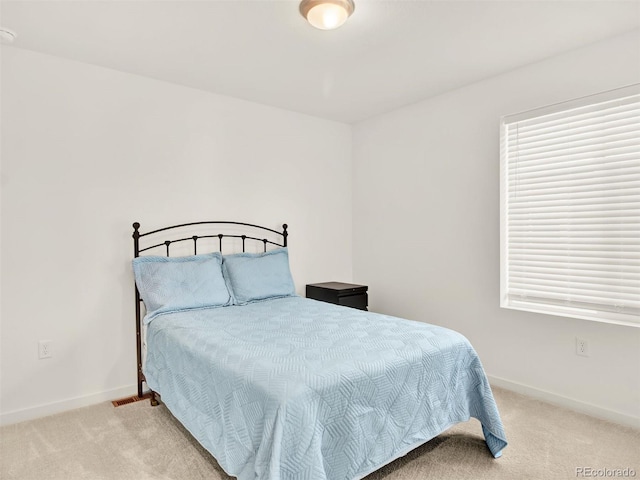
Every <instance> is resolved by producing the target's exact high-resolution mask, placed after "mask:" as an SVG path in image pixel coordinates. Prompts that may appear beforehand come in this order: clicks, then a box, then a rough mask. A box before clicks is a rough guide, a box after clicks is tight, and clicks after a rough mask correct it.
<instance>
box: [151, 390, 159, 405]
mask: <svg viewBox="0 0 640 480" xmlns="http://www.w3.org/2000/svg"><path fill="white" fill-rule="evenodd" d="M158 405H159V404H158V399H157V398H156V392H154V391H153V390H151V406H152V407H157V406H158Z"/></svg>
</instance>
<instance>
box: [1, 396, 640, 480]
mask: <svg viewBox="0 0 640 480" xmlns="http://www.w3.org/2000/svg"><path fill="white" fill-rule="evenodd" d="M494 393H495V396H496V400H497V402H498V407H499V409H500V413H501V415H502V420H503V422H504V425H505V429H506V432H507V437H508V440H509V446H508V447H507V448H506V449H505V451H504V455H503V457H502V458H500V459H498V460H494V459H493V458H492V457H491V456H490V454H489V451H488V450H487V448H486V446H485V443H484V440H483V437H482V433H481V429H480V424H479V423H478V422H477V421H476V420H471V421H470V422H467V423H465V424H461V425H458V426H456V427H454V428H452V429H450V430H449V431H447V432H445V433H444V434H442V435H440V436H438V437H436V438H434V439H433V440H431V441H430V442H428V443H427V444H425V445H423V446H422V447H420V448H418V449H417V450H414V451H413V452H411V453H409V454H408V455H407V456H406V457H403V458H401V459H398V460H396V461H395V462H393V463H391V464H390V465H388V466H386V467H384V468H382V469H381V470H379V471H377V472H375V473H373V474H372V475H370V476H369V477H367V479H366V480H381V479H385V480H428V479H436V480H449V479H456V480H457V479H470V480H481V479H505V480H520V479H545V480H546V479H564V478H566V479H569V478H580V477H578V476H577V475H576V468H580V467H583V468H586V467H590V468H594V469H602V468H608V469H614V468H626V467H628V468H632V469H634V470H635V472H636V475H635V478H640V431H638V430H635V429H631V428H626V427H621V426H619V425H615V424H613V423H609V422H605V421H602V420H598V419H595V418H592V417H588V416H586V415H582V414H579V413H574V412H572V411H570V410H566V409H563V408H559V407H555V406H551V405H548V404H546V403H543V402H539V401H536V400H533V399H530V398H528V397H525V396H522V395H518V394H515V393H512V392H508V391H506V390H502V389H494ZM0 463H1V465H0V478H2V480H10V479H25V480H49V479H61V480H74V479H109V480H111V479H116V480H118V479H157V480H164V479H167V480H168V479H175V480H178V479H179V480H197V479H208V480H220V479H222V480H228V479H229V478H230V477H228V476H227V475H225V474H224V472H223V471H222V470H221V468H220V467H219V466H218V464H217V462H216V461H215V460H214V458H213V457H212V456H211V455H209V454H208V453H207V452H206V451H205V450H204V449H203V448H202V447H200V445H199V444H198V443H197V442H196V441H195V440H194V439H193V438H192V437H191V436H190V435H189V433H188V432H187V431H186V430H185V429H184V428H182V426H181V425H180V424H179V423H178V421H177V420H175V419H174V418H173V417H172V416H171V414H169V412H168V411H167V409H166V408H165V407H164V406H162V405H161V406H159V407H155V408H154V407H151V406H150V405H149V402H148V401H144V402H139V403H135V404H129V405H125V406H122V407H118V408H113V407H112V406H111V404H110V403H103V404H100V405H95V406H92V407H87V408H82V409H79V410H74V411H71V412H66V413H62V414H59V415H53V416H51V417H46V418H41V419H38V420H33V421H29V422H24V423H20V424H17V425H9V426H6V427H2V428H1V429H0ZM603 473H604V472H603ZM599 478H602V476H600V477H599ZM608 478H611V477H608Z"/></svg>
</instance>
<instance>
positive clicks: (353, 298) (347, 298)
mask: <svg viewBox="0 0 640 480" xmlns="http://www.w3.org/2000/svg"><path fill="white" fill-rule="evenodd" d="M368 304H369V302H368V295H367V293H366V292H365V293H358V294H356V295H340V296H338V305H344V306H345V307H353V308H358V309H360V310H366V309H367V305H368Z"/></svg>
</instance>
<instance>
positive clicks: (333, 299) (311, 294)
mask: <svg viewBox="0 0 640 480" xmlns="http://www.w3.org/2000/svg"><path fill="white" fill-rule="evenodd" d="M368 289H369V287H367V286H366V285H355V284H352V283H341V282H326V283H315V284H311V285H307V298H312V299H314V300H320V301H322V302H328V303H335V304H336V305H343V306H345V307H352V308H357V309H360V310H366V309H367V305H368V303H369V296H368V294H367V290H368Z"/></svg>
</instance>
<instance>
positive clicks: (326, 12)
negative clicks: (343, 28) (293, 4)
mask: <svg viewBox="0 0 640 480" xmlns="http://www.w3.org/2000/svg"><path fill="white" fill-rule="evenodd" d="M354 9H355V5H354V3H353V1H352V0H302V2H300V13H301V14H302V16H303V17H305V18H306V19H307V21H308V22H309V23H310V24H311V25H313V26H314V27H316V28H319V29H320V30H333V29H334V28H338V27H339V26H340V25H342V24H343V23H344V22H346V21H347V18H349V16H350V15H351V14H352V13H353V10H354Z"/></svg>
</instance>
